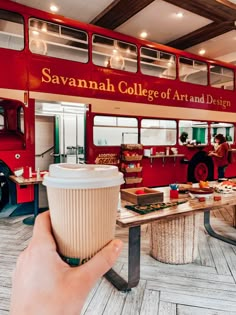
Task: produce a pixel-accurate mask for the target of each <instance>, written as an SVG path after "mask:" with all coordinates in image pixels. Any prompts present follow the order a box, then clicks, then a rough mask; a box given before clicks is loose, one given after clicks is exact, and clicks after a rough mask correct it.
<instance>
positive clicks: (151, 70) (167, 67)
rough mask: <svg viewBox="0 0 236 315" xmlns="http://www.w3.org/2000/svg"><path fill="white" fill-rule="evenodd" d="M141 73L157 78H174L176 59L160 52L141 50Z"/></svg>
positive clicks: (148, 49) (145, 48) (144, 48)
mask: <svg viewBox="0 0 236 315" xmlns="http://www.w3.org/2000/svg"><path fill="white" fill-rule="evenodd" d="M140 68H141V72H142V73H143V74H146V75H152V76H155V77H159V78H166V79H171V80H174V79H175V78H176V57H175V55H173V54H169V53H166V52H163V51H160V50H156V49H150V48H147V47H142V48H141V62H140Z"/></svg>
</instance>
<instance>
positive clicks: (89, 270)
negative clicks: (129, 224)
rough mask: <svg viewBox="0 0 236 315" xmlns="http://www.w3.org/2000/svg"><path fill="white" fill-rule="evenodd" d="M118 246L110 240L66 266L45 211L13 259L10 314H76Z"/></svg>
mask: <svg viewBox="0 0 236 315" xmlns="http://www.w3.org/2000/svg"><path fill="white" fill-rule="evenodd" d="M122 246H123V244H122V242H121V241H120V240H118V239H116V240H113V241H111V242H110V243H109V244H108V245H107V246H106V247H104V248H103V249H102V250H101V251H100V252H99V253H97V254H96V255H95V256H94V257H93V258H92V259H91V260H89V261H88V262H86V263H85V264H84V265H82V266H79V267H70V266H69V265H67V264H66V263H65V262H64V261H62V260H61V258H60V256H59V255H58V253H57V252H56V243H55V241H54V238H53V236H52V233H51V222H50V215H49V211H47V212H44V213H43V214H40V215H39V216H38V217H37V219H36V223H35V227H34V231H33V237H32V239H31V241H30V244H29V246H28V248H27V249H26V250H25V251H23V252H22V253H21V254H20V256H19V258H18V260H17V264H16V269H15V271H14V275H13V287H12V297H11V311H10V314H11V315H15V314H17V315H25V314H30V315H36V314H37V315H38V314H44V315H58V314H67V315H74V314H77V315H78V314H80V311H81V309H82V307H83V304H84V302H85V300H86V298H87V295H88V293H89V292H90V290H91V289H92V287H93V286H94V284H95V283H96V281H97V280H98V279H99V278H100V277H101V276H102V275H103V274H104V273H106V272H107V271H108V270H109V269H110V268H111V267H112V266H113V264H114V263H115V261H116V259H117V258H118V256H119V254H120V252H121V249H122Z"/></svg>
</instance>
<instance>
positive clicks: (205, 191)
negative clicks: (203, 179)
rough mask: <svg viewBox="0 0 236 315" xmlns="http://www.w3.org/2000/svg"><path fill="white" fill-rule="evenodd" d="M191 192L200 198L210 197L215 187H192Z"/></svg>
mask: <svg viewBox="0 0 236 315" xmlns="http://www.w3.org/2000/svg"><path fill="white" fill-rule="evenodd" d="M188 191H189V193H190V194H191V195H193V196H194V197H197V198H200V197H205V198H206V197H210V196H211V195H212V194H213V192H214V188H211V187H205V188H190V189H189V190H188Z"/></svg>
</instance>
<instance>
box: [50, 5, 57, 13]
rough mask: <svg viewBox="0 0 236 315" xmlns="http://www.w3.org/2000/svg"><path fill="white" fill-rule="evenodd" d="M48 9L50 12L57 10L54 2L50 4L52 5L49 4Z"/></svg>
mask: <svg viewBox="0 0 236 315" xmlns="http://www.w3.org/2000/svg"><path fill="white" fill-rule="evenodd" d="M50 10H51V11H52V12H57V11H58V7H57V6H56V5H54V4H52V5H50Z"/></svg>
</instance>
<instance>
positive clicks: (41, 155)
mask: <svg viewBox="0 0 236 315" xmlns="http://www.w3.org/2000/svg"><path fill="white" fill-rule="evenodd" d="M54 148H55V146H52V147H51V148H49V149H47V150H46V151H44V152H43V153H41V154H35V156H36V157H42V158H43V157H44V154H46V153H48V152H50V151H51V150H53V149H54Z"/></svg>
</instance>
